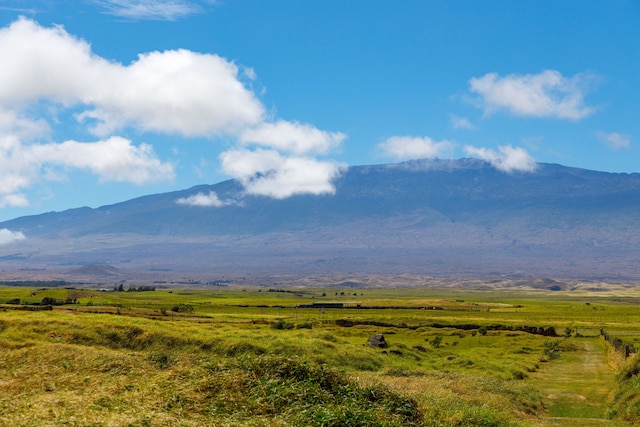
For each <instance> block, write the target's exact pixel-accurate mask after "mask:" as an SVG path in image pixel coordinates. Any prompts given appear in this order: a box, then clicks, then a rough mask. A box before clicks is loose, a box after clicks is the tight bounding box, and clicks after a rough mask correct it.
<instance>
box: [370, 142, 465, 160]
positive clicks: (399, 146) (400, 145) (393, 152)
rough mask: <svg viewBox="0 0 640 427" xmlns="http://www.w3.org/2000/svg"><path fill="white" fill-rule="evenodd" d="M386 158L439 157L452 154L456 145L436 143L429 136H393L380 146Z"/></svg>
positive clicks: (452, 143)
mask: <svg viewBox="0 0 640 427" xmlns="http://www.w3.org/2000/svg"><path fill="white" fill-rule="evenodd" d="M378 147H379V148H380V149H382V152H383V154H384V155H385V156H389V157H395V158H398V159H415V158H422V157H437V156H439V155H441V154H443V153H451V151H452V150H453V149H454V147H455V143H454V142H451V141H447V140H442V141H434V140H433V139H431V138H429V137H428V136H422V137H420V136H392V137H391V138H388V139H387V140H385V141H384V142H383V143H381V144H379V146H378Z"/></svg>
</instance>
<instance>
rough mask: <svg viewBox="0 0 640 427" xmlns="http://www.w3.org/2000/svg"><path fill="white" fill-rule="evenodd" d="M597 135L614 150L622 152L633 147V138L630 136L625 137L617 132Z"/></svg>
mask: <svg viewBox="0 0 640 427" xmlns="http://www.w3.org/2000/svg"><path fill="white" fill-rule="evenodd" d="M597 135H598V138H600V140H601V141H603V142H604V143H605V144H607V145H608V146H609V147H610V148H611V149H612V150H620V149H622V148H629V147H630V146H631V137H630V136H629V135H623V134H621V133H616V132H611V133H606V132H598V133H597Z"/></svg>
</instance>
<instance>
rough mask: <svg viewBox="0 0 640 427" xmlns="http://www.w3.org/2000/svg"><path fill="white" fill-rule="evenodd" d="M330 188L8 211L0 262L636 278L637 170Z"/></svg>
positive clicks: (465, 165) (367, 180)
mask: <svg viewBox="0 0 640 427" xmlns="http://www.w3.org/2000/svg"><path fill="white" fill-rule="evenodd" d="M334 184H335V189H336V191H335V194H327V195H322V196H311V195H298V196H293V197H290V198H287V199H282V200H278V199H273V198H268V197H264V196H252V195H247V194H244V193H243V189H242V186H241V185H240V184H239V183H238V182H236V181H232V180H230V181H224V182H221V183H219V184H215V185H201V186H196V187H193V188H191V189H188V190H184V191H177V192H171V193H164V194H156V195H150V196H145V197H140V198H136V199H133V200H129V201H126V202H122V203H118V204H115V205H110V206H103V207H100V208H97V209H91V208H86V207H85V208H79V209H71V210H67V211H64V212H51V213H45V214H41V215H36V216H29V217H21V218H17V219H14V220H11V221H6V222H3V223H0V229H8V230H11V231H12V232H21V233H22V234H23V235H24V236H25V239H24V240H21V241H17V242H14V243H11V244H8V245H5V246H0V268H5V269H7V268H26V267H27V266H28V267H29V268H45V267H47V266H48V268H52V267H51V266H56V265H57V266H67V268H68V266H72V265H87V264H110V265H113V266H117V267H118V268H121V267H122V268H130V269H136V270H156V271H157V270H173V271H199V272H211V273H221V274H224V273H240V274H243V273H264V274H276V273H278V274H283V273H286V274H304V275H308V274H331V273H339V274H402V273H413V274H426V275H473V276H488V275H492V276H493V275H524V276H544V277H549V276H557V277H565V278H580V279H596V278H607V279H624V280H629V279H638V278H640V271H638V269H637V268H636V266H637V263H638V261H639V255H640V174H614V173H605V172H595V171H590V170H584V169H576V168H569V167H565V166H561V165H554V164H538V167H537V169H536V170H535V171H534V172H526V173H525V172H516V173H504V172H501V171H499V170H496V169H495V168H493V167H492V166H491V165H490V164H489V163H486V162H484V161H480V160H473V159H461V160H415V161H409V162H404V163H398V164H387V165H376V166H356V167H350V168H348V169H346V170H345V171H344V173H343V174H342V175H341V176H340V177H339V178H338V179H337V180H336V181H335V183H334Z"/></svg>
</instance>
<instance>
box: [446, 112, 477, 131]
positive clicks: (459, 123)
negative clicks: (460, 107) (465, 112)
mask: <svg viewBox="0 0 640 427" xmlns="http://www.w3.org/2000/svg"><path fill="white" fill-rule="evenodd" d="M449 122H450V123H451V127H453V128H454V129H475V126H474V125H473V124H472V123H471V122H470V121H469V119H467V118H466V117H458V116H456V115H454V114H452V115H451V116H450V117H449Z"/></svg>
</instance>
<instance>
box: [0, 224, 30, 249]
mask: <svg viewBox="0 0 640 427" xmlns="http://www.w3.org/2000/svg"><path fill="white" fill-rule="evenodd" d="M24 239H26V237H25V235H24V234H23V233H22V232H20V231H11V230H9V229H8V228H0V245H8V244H9V243H13V242H17V241H20V240H24Z"/></svg>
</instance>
